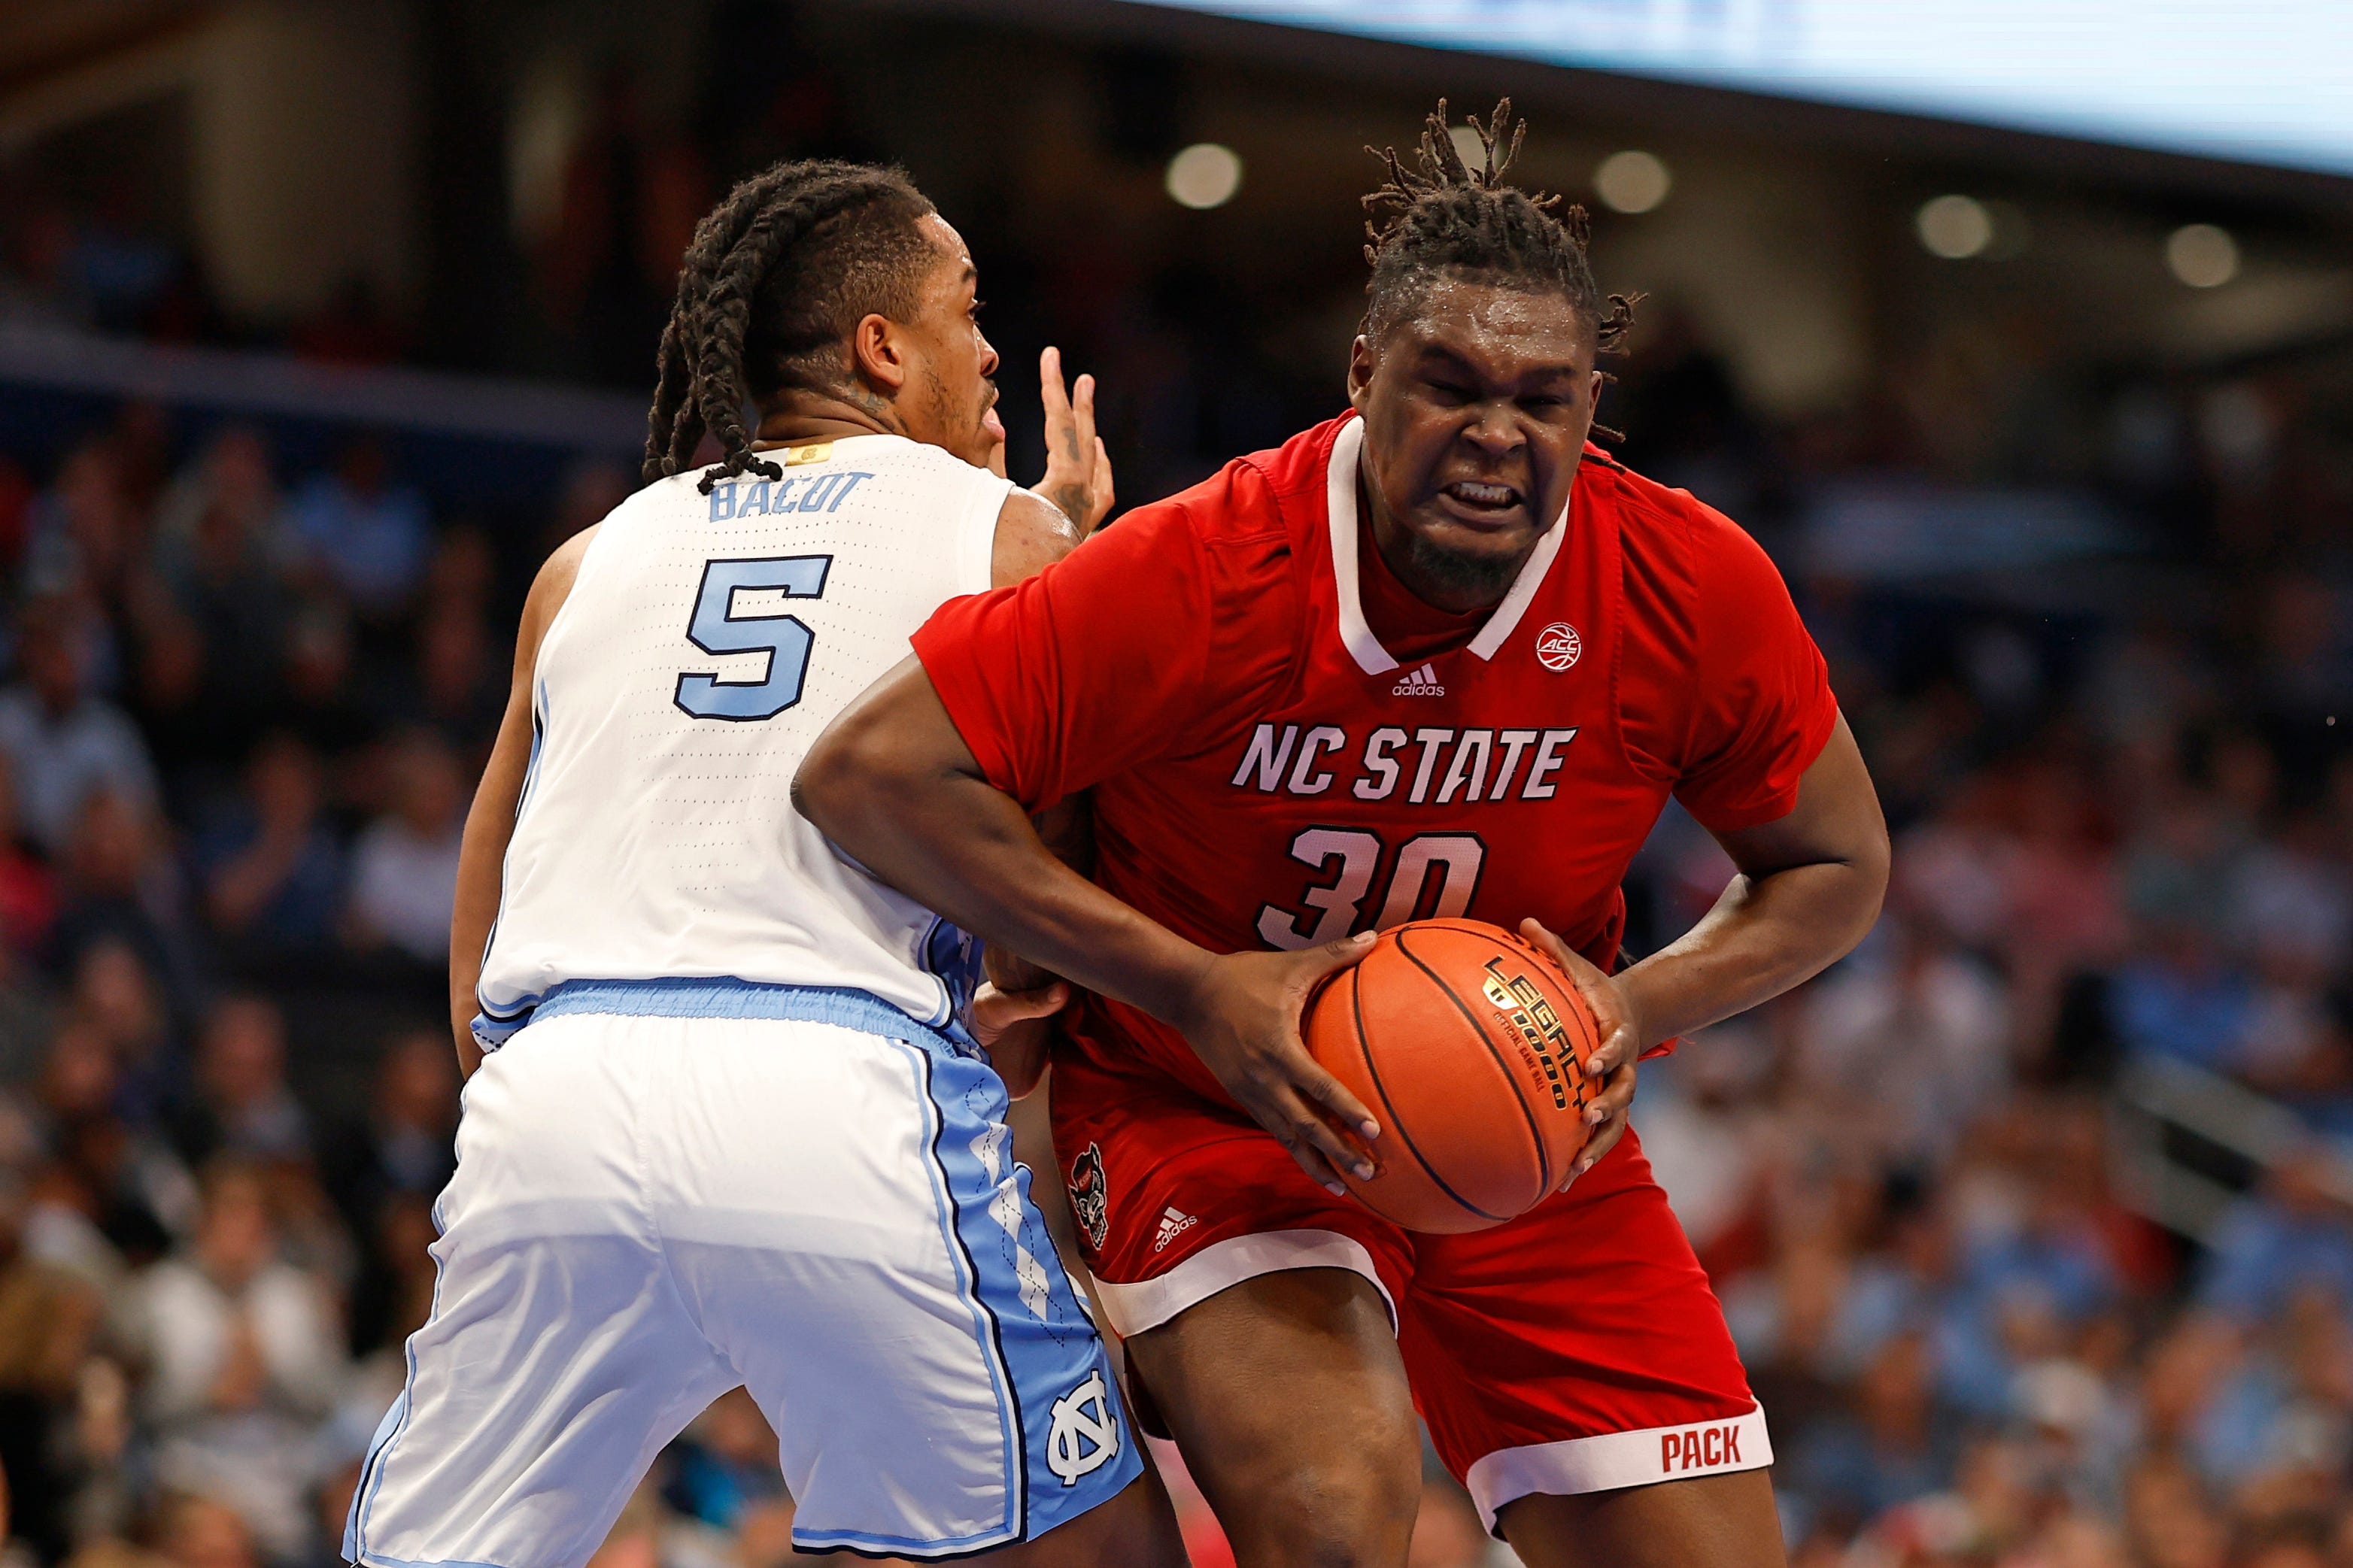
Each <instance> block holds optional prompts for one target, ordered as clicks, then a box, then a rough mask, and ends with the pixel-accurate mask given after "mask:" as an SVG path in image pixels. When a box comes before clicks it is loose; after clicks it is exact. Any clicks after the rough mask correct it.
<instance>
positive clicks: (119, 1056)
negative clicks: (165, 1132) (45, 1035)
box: [73, 938, 180, 1126]
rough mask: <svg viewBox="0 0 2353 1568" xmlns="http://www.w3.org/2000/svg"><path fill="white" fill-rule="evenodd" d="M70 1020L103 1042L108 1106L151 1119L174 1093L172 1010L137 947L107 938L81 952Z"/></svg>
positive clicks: (177, 1077)
mask: <svg viewBox="0 0 2353 1568" xmlns="http://www.w3.org/2000/svg"><path fill="white" fill-rule="evenodd" d="M73 1016H74V1018H75V1021H76V1022H78V1023H79V1024H82V1025H84V1026H87V1027H88V1028H90V1031H91V1032H92V1033H93V1034H95V1035H96V1036H97V1037H98V1038H99V1039H100V1041H102V1042H103V1043H104V1044H105V1047H106V1050H107V1055H108V1058H109V1061H110V1064H111V1067H112V1069H113V1072H114V1079H115V1083H116V1089H115V1094H114V1099H113V1100H112V1102H111V1104H112V1108H113V1109H114V1110H119V1111H121V1112H122V1113H123V1114H124V1115H126V1116H128V1117H130V1118H131V1119H132V1121H137V1122H139V1123H140V1124H141V1125H142V1126H144V1125H146V1124H147V1123H149V1122H151V1121H153V1120H154V1119H155V1117H156V1116H157V1114H158V1113H159V1112H160V1111H161V1110H163V1108H164V1105H165V1104H166V1103H167V1102H168V1101H169V1100H171V1099H172V1098H173V1097H174V1095H175V1094H176V1093H177V1092H178V1090H179V1085H180V1059H179V1055H178V1051H177V1049H176V1041H175V1039H174V1029H173V1017H172V1012H171V1007H170V1005H169V1004H168V1002H167V1000H166V999H165V997H164V991H163V988H162V986H161V985H160V984H158V983H157V979H156V975H155V973H154V971H153V970H152V969H151V968H149V967H148V965H147V964H146V963H145V962H144V961H143V960H142V958H141V956H140V953H139V952H138V950H137V949H136V948H134V947H132V945H131V944H130V943H129V942H123V941H121V940H119V939H116V938H106V939H104V940H101V941H99V942H93V943H91V944H90V947H88V948H87V949H86V950H84V952H82V955H81V959H80V962H79V963H77V964H76V965H75V967H74V973H73Z"/></svg>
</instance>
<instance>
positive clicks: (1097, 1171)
mask: <svg viewBox="0 0 2353 1568" xmlns="http://www.w3.org/2000/svg"><path fill="white" fill-rule="evenodd" d="M1070 1186H1071V1218H1073V1219H1075V1220H1077V1221H1078V1222H1079V1228H1080V1229H1081V1230H1082V1231H1084V1232H1085V1233H1086V1237H1087V1245H1088V1246H1089V1247H1093V1248H1094V1249H1095V1250H1096V1251H1097V1252H1101V1251H1102V1250H1103V1238H1104V1237H1107V1236H1109V1235H1110V1234H1111V1210H1110V1206H1109V1202H1108V1200H1109V1198H1110V1195H1111V1190H1110V1188H1109V1187H1108V1186H1106V1185H1105V1184H1104V1183H1103V1145H1102V1144H1100V1143H1090V1144H1088V1145H1087V1146H1086V1147H1085V1148H1083V1149H1082V1150H1080V1151H1079V1157H1078V1158H1077V1159H1075V1160H1073V1161H1071V1182H1070ZM1056 1408H1057V1409H1060V1406H1056ZM1059 1419H1060V1417H1059V1416H1058V1417H1057V1420H1059Z"/></svg>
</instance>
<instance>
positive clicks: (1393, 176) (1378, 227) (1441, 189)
mask: <svg viewBox="0 0 2353 1568" xmlns="http://www.w3.org/2000/svg"><path fill="white" fill-rule="evenodd" d="M1470 125H1471V129H1472V131H1473V132H1476V133H1477V135H1478V138H1479V145H1480V148H1481V150H1482V154H1483V155H1482V159H1481V161H1480V163H1479V165H1478V166H1477V167H1475V168H1474V167H1472V165H1470V164H1468V163H1464V162H1463V161H1462V154H1461V153H1460V152H1459V151H1457V150H1456V148H1455V145H1454V139H1453V137H1452V136H1451V135H1450V134H1449V133H1448V131H1447V125H1446V100H1444V99H1442V98H1441V99H1440V100H1438V110H1437V112H1435V113H1433V114H1431V115H1430V118H1429V119H1428V120H1426V121H1423V122H1422V131H1421V149H1420V155H1419V157H1418V158H1416V159H1415V160H1414V167H1412V168H1408V167H1407V166H1406V164H1405V161H1404V160H1402V159H1400V158H1399V157H1398V151H1397V149H1396V148H1394V147H1389V148H1374V147H1367V148H1366V149H1365V151H1366V152H1367V153H1372V154H1373V156H1375V157H1376V158H1378V159H1380V160H1381V161H1382V162H1383V163H1386V164H1387V165H1388V173H1389V177H1388V182H1387V183H1386V184H1383V185H1382V186H1381V187H1380V189H1378V190H1377V191H1375V192H1374V193H1373V194H1372V195H1368V196H1366V198H1365V206H1366V209H1367V210H1369V211H1370V212H1371V213H1372V214H1373V218H1372V220H1371V221H1369V222H1367V223H1366V225H1365V233H1366V236H1367V237H1370V239H1371V241H1372V243H1371V244H1369V245H1367V246H1366V247H1365V259H1366V261H1369V262H1371V263H1372V265H1373V276H1372V279H1371V281H1369V282H1367V283H1366V285H1365V293H1366V300H1367V303H1366V310H1365V328H1364V331H1365V335H1366V337H1367V338H1369V339H1371V340H1372V341H1373V342H1379V341H1380V339H1381V336H1382V334H1383V333H1385V332H1387V331H1388V329H1389V328H1390V327H1392V326H1394V325H1395V324H1396V323H1397V321H1398V319H1399V318H1400V317H1402V316H1405V315H1406V314H1408V313H1409V312H1410V311H1411V310H1413V309H1414V307H1416V306H1417V305H1419V304H1420V302H1421V300H1422V298H1423V297H1424V295H1425V294H1426V293H1427V292H1428V290H1429V289H1430V285H1431V284H1432V283H1434V282H1437V281H1438V280H1440V279H1446V278H1463V279H1479V280H1482V281H1489V282H1496V283H1508V284H1511V285H1513V286H1514V287H1515V288H1523V289H1532V290H1541V291H1548V292H1557V293H1559V294H1562V295H1564V296H1566V297H1567V300H1568V302H1569V303H1570V304H1571V305H1572V306H1574V307H1575V308H1576V310H1577V313H1578V314H1580V315H1582V316H1583V317H1585V318H1586V320H1588V321H1591V322H1592V323H1593V327H1594V335H1595V337H1596V338H1597V339H1598V340H1599V348H1600V350H1601V352H1602V353H1615V352H1617V351H1618V350H1619V349H1620V348H1622V347H1623V346H1624V343H1625V340H1626V331H1627V329H1628V328H1629V327H1630V326H1631V325H1632V324H1633V320H1634V306H1635V305H1636V303H1638V302H1639V301H1640V300H1641V295H1639V294H1635V295H1626V294H1612V295H1609V297H1608V298H1607V300H1604V298H1603V296H1602V294H1601V291H1600V289H1599V288H1598V287H1597V286H1596V285H1595V283H1594V281H1593V268H1592V267H1591V265H1590V264H1589V263H1588V261H1587V259H1586V246H1587V243H1588V239H1589V237H1590V235H1591V228H1590V226H1589V224H1588V221H1587V218H1586V216H1585V209H1584V208H1583V207H1581V206H1578V205H1576V204H1574V203H1570V204H1567V205H1563V203H1562V201H1561V199H1560V197H1558V196H1557V195H1536V194H1532V193H1530V192H1527V191H1524V190H1522V189H1520V188H1519V187H1518V186H1516V185H1507V184H1504V183H1503V175H1504V169H1506V168H1507V167H1509V166H1510V164H1511V162H1512V160H1513V159H1514V157H1516V156H1517V155H1518V154H1519V151H1520V142H1522V140H1523V139H1525V137H1526V135H1527V131H1528V127H1527V121H1516V122H1515V121H1514V120H1513V119H1512V100H1510V99H1508V98H1507V99H1504V100H1503V101H1502V102H1500V103H1498V104H1496V105H1495V112H1494V114H1493V117H1492V118H1491V119H1490V120H1489V121H1488V122H1487V123H1486V124H1484V125H1482V124H1480V123H1479V121H1477V120H1476V119H1473V120H1472V121H1470ZM1505 132H1509V133H1510V141H1509V142H1508V143H1506V142H1505V141H1504V135H1505Z"/></svg>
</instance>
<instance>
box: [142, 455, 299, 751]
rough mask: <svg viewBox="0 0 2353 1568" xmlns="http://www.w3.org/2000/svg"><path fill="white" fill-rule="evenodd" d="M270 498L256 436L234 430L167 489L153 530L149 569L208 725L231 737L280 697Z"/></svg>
mask: <svg viewBox="0 0 2353 1568" xmlns="http://www.w3.org/2000/svg"><path fill="white" fill-rule="evenodd" d="M275 492H276V486H275V484H274V483H273V481H272V479H271V478H270V475H269V456H268V453H267V452H266V450H265V449H264V448H263V447H262V446H261V442H260V438H259V437H257V436H255V435H254V434H253V433H252V432H250V431H246V430H235V429H233V430H230V431H228V432H227V433H226V434H225V435H223V436H222V437H220V438H219V439H218V440H217V441H216V442H215V444H214V446H213V447H212V449H211V450H210V451H209V452H208V453H207V455H206V458H205V461H204V463H203V466H202V468H201V470H200V471H199V472H198V473H197V474H196V475H194V476H189V477H184V478H183V479H180V480H179V481H177V482H176V483H175V484H174V487H173V489H172V491H171V492H170V494H169V495H168V496H167V497H166V498H165V501H164V507H165V509H166V510H165V513H164V516H165V518H166V520H167V522H166V524H162V525H159V527H158V530H157V534H158V537H157V540H156V546H155V567H156V572H157V574H158V576H159V578H160V579H161V581H162V584H163V585H164V590H165V592H166V593H167V594H168V595H169V596H170V604H171V608H172V610H173V611H174V613H176V614H177V615H178V616H182V617H185V620H186V622H187V626H188V634H189V635H190V636H192V637H193V638H194V639H195V645H196V649H197V654H196V657H197V658H198V660H199V669H198V672H197V676H196V687H197V690H198V692H199V693H200V694H201V699H202V702H203V706H204V710H205V713H206V720H207V721H208V722H210V723H211V724H213V725H215V726H219V727H226V728H227V729H228V730H229V731H230V732H231V734H232V736H235V735H237V734H240V733H241V732H242V731H246V730H248V729H250V728H251V727H253V726H255V725H257V724H259V722H261V721H263V720H264V719H265V718H266V716H267V715H268V714H269V712H270V710H272V708H273V707H274V706H275V704H276V701H277V698H278V688H279V670H280V663H281V660H282V650H283V648H284V646H285V639H286V625H287V621H288V618H289V616H290V614H291V613H292V600H291V596H290V592H289V589H288V585H287V583H286V579H285V570H286V566H287V564H288V562H287V553H288V552H287V547H286V544H285V542H283V541H282V539H281V538H280V535H279V531H278V529H279V520H278V517H277V513H276V511H275V504H276V493H275ZM174 509H182V510H183V515H182V516H174V515H173V512H174Z"/></svg>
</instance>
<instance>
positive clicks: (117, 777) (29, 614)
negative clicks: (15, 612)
mask: <svg viewBox="0 0 2353 1568" xmlns="http://www.w3.org/2000/svg"><path fill="white" fill-rule="evenodd" d="M21 627H22V629H21V631H20V633H19V640H18V645H17V663H18V666H19V668H20V669H21V670H22V672H23V676H24V679H23V680H22V681H21V682H20V683H19V684H17V685H15V686H11V687H9V688H8V689H5V691H0V752H5V754H6V755H7V758H8V764H9V767H10V769H11V770H12V776H13V778H14V781H15V784H16V812H17V817H16V821H17V826H18V827H19V829H20V830H21V831H22V832H23V834H24V836H25V837H26V838H28V839H30V840H31V841H32V842H33V843H34V844H35V845H36V846H37V847H39V848H40V850H41V851H42V852H43V853H44V854H46V855H47V856H49V857H51V858H57V857H58V856H60V855H61V854H62V853H63V852H64V850H65V847H66V842H67V839H68V838H69V837H71V835H72V834H73V831H74V827H75V825H76V824H77V823H78V822H79V820H80V819H81V817H82V816H83V811H84V808H85V807H86V806H87V805H89V803H90V798H91V797H92V796H93V795H98V794H100V792H106V793H109V794H111V795H114V796H115V797H116V798H117V799H119V800H121V802H123V803H125V804H126V805H130V806H132V807H134V808H140V809H152V808H153V805H154V804H155V800H156V793H155V769H154V765H153V763H151V762H149V760H148V757H147V747H146V743H145V742H143V741H142V740H141V739H140V736H139V731H137V730H135V729H133V728H132V724H131V721H129V720H128V719H126V718H124V717H123V716H122V714H121V711H120V710H118V709H116V708H115V707H113V706H112V705H111V703H108V702H106V701H105V700H102V699H100V698H99V697H97V696H95V695H93V694H92V693H91V691H90V683H89V679H88V674H87V654H86V651H85V650H86V649H87V647H88V645H89V641H90V631H89V627H88V626H87V624H86V623H85V622H84V621H82V620H81V619H80V618H79V617H78V616H75V615H73V614H72V613H71V612H70V611H69V609H68V608H67V606H66V605H64V604H63V603H62V602H58V601H45V602H42V603H39V604H37V605H33V606H31V607H30V608H28V609H27V610H26V613H25V616H24V619H23V621H22V623H21Z"/></svg>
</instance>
